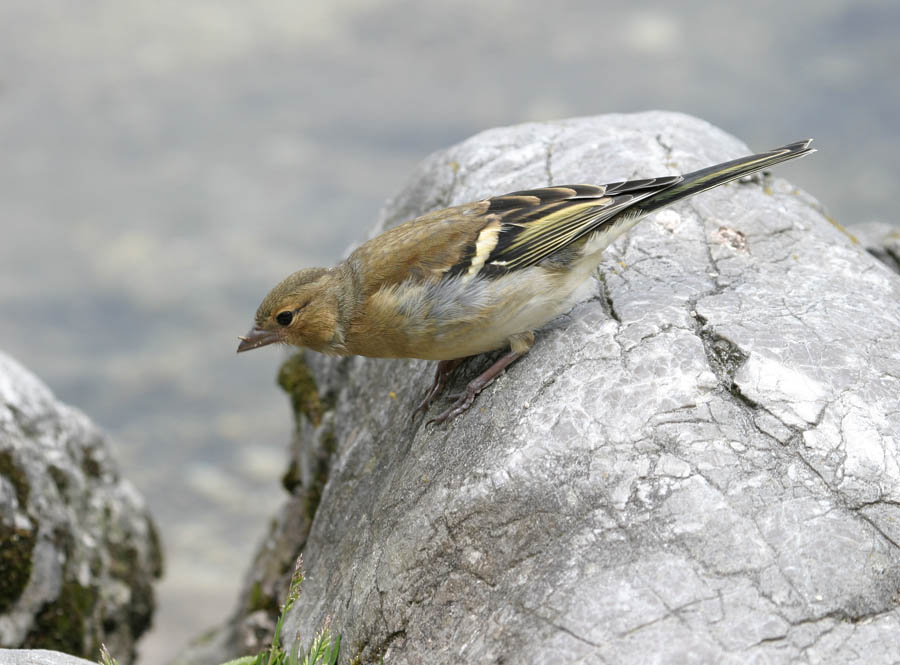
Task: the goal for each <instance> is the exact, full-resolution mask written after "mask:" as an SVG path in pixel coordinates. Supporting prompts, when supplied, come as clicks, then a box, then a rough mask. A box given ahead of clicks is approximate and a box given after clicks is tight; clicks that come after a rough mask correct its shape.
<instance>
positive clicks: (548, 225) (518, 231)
mask: <svg viewBox="0 0 900 665" xmlns="http://www.w3.org/2000/svg"><path fill="white" fill-rule="evenodd" d="M680 180H681V176H667V177H663V178H652V179H647V180H629V181H624V182H615V183H610V184H608V185H566V186H561V187H544V188H541V189H531V190H523V191H519V192H512V193H510V194H505V195H503V196H497V197H494V198H491V199H488V201H487V203H488V207H487V210H486V211H485V213H486V214H495V215H497V217H498V218H499V220H500V229H499V232H498V233H496V239H495V241H493V243H492V245H491V246H490V247H489V248H487V247H484V246H483V247H481V248H480V250H481V251H482V252H485V251H487V249H489V250H490V253H489V254H488V255H487V256H486V257H485V256H477V254H478V251H479V248H478V247H477V245H476V244H475V243H473V244H472V245H471V246H470V247H469V248H467V251H466V252H465V254H464V255H463V256H461V257H460V261H459V262H458V263H457V264H456V265H454V266H453V267H452V268H451V269H450V270H449V271H448V273H447V274H448V276H449V275H456V274H460V273H464V272H467V271H468V270H469V269H470V268H471V266H472V265H473V263H476V262H477V263H478V264H480V266H479V274H480V275H482V276H485V277H494V276H499V275H501V274H504V273H507V272H509V271H511V270H517V269H519V268H525V267H527V266H531V265H534V264H536V263H539V262H540V261H542V260H544V259H546V258H547V257H549V256H550V255H552V254H553V253H555V252H558V251H559V250H561V249H564V248H565V247H567V246H569V245H571V244H572V243H573V242H575V241H576V240H578V239H579V238H582V237H584V236H585V235H587V234H589V233H591V232H593V231H595V230H597V229H598V228H599V227H601V226H602V225H603V224H604V223H605V222H607V221H609V220H610V219H611V218H612V217H614V216H616V215H617V214H619V213H621V212H622V211H624V210H625V209H627V208H628V207H629V206H631V205H632V204H634V203H636V202H637V201H640V200H642V199H644V198H646V197H648V196H651V195H653V194H656V193H657V192H660V191H662V190H664V189H666V188H668V187H671V186H672V185H674V184H676V183H678V182H679V181H680Z"/></svg>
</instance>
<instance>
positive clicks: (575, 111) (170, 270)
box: [0, 0, 900, 664]
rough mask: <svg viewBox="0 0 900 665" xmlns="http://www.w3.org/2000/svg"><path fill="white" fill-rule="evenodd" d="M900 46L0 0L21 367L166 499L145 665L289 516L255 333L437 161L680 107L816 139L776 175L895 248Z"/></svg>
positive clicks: (798, 16) (663, 30)
mask: <svg viewBox="0 0 900 665" xmlns="http://www.w3.org/2000/svg"><path fill="white" fill-rule="evenodd" d="M898 29H900V3H898V2H896V0H862V1H860V0H852V1H850V0H846V1H844V0H795V1H794V2H790V3H785V2H775V1H764V2H745V3H717V4H713V3H708V2H700V1H696V0H688V1H685V2H680V3H667V2H631V3H609V2H597V1H596V0H561V1H560V2H556V3H547V2H537V1H534V0H521V1H511V0H488V1H487V2H484V1H483V2H475V1H474V0H456V1H455V2H452V3H451V2H445V3H437V2H415V1H412V0H410V1H399V0H397V1H395V0H332V1H331V2H312V1H309V0H302V1H296V0H257V1H256V2H246V1H245V0H177V1H176V0H157V1H156V2H135V1H131V0H83V1H81V2H77V3H75V2H69V1H66V0H4V2H2V3H0V348H2V349H3V350H4V351H6V352H8V353H11V354H12V355H13V356H15V357H16V358H18V359H19V360H20V361H21V362H23V363H24V364H25V365H27V366H28V367H30V368H31V369H32V370H34V371H35V372H37V373H38V374H39V375H40V376H41V377H42V378H43V379H44V380H45V381H47V382H48V383H49V384H50V386H51V387H52V389H53V390H54V391H55V392H56V394H57V395H58V396H59V397H60V398H62V399H63V400H65V401H67V402H70V403H72V404H75V405H77V406H79V407H81V408H82V409H83V410H85V411H86V412H87V413H88V414H89V415H90V416H92V417H93V418H94V419H95V420H96V421H97V422H99V423H100V424H101V425H102V426H104V427H105V428H106V429H107V430H108V431H109V432H110V433H111V434H112V436H113V438H114V440H115V442H116V444H117V449H116V451H115V452H116V455H117V457H118V458H119V460H120V461H121V463H122V466H123V467H124V473H125V475H126V476H127V477H128V478H130V479H131V480H132V481H133V482H134V483H135V484H136V485H137V486H138V487H139V489H140V490H141V491H142V492H143V494H144V495H145V496H146V497H147V498H148V500H149V502H150V504H151V508H152V510H153V512H154V514H155V516H156V518H157V520H158V523H159V525H160V527H161V531H162V537H163V540H164V544H165V547H166V553H167V574H166V578H165V580H164V581H163V583H162V584H161V586H160V588H159V609H158V612H157V616H156V621H155V627H154V631H153V633H152V634H151V635H150V636H149V637H148V638H146V639H145V640H144V642H143V645H142V649H141V651H142V662H143V663H145V664H149V663H162V662H164V661H165V660H166V659H167V658H169V657H171V656H172V654H173V653H174V652H175V651H176V650H177V649H178V648H179V647H180V646H181V645H182V644H183V643H184V641H185V640H186V639H187V638H188V637H190V636H192V635H196V634H197V633H198V632H199V631H201V630H202V629H204V628H205V627H207V626H209V625H210V624H212V623H215V622H217V621H219V620H221V619H223V618H224V617H225V615H226V614H227V613H228V611H229V610H230V608H231V607H232V604H233V601H234V598H235V594H236V591H237V587H238V583H239V580H240V576H241V574H242V573H243V571H244V568H245V566H246V565H247V563H248V561H249V557H250V554H251V552H252V550H253V548H254V547H255V546H256V544H257V542H258V541H259V539H260V537H261V535H262V533H263V530H264V527H265V523H266V518H267V516H268V515H270V514H271V513H272V512H273V510H274V508H275V507H276V505H277V504H278V503H279V502H280V501H281V499H282V498H283V497H282V491H281V489H280V487H279V483H278V476H279V474H280V473H281V471H282V464H283V461H284V458H285V454H284V451H285V448H286V444H287V442H288V439H289V436H290V428H291V420H290V415H289V410H288V406H287V400H286V399H285V397H284V396H283V395H282V394H281V393H280V391H279V390H278V389H277V388H276V387H275V384H274V379H275V374H276V370H277V366H278V364H279V362H280V360H281V359H282V358H283V355H282V352H279V351H276V350H271V349H269V350H265V351H257V352H254V353H252V354H247V355H243V356H235V355H234V350H235V345H236V335H238V334H241V333H243V332H245V330H246V329H247V328H248V326H249V324H250V322H251V317H252V314H253V312H254V310H255V308H256V306H257V304H258V302H259V300H260V298H261V297H262V296H263V295H264V294H265V292H266V291H267V290H268V288H269V287H271V286H272V285H274V283H275V282H277V281H278V280H279V279H281V278H282V277H283V276H285V275H286V274H287V273H289V272H291V271H293V270H295V269H297V268H300V267H304V266H310V265H317V264H329V263H331V262H333V261H335V260H336V259H337V258H339V256H340V255H341V253H342V252H343V250H344V249H345V248H346V247H347V246H348V245H349V244H350V243H354V242H357V241H359V240H360V239H361V238H363V237H364V235H365V234H366V233H367V232H368V230H369V228H370V227H371V225H372V224H373V222H374V220H375V217H376V215H377V212H378V210H379V207H380V205H381V203H382V201H383V200H384V199H385V198H386V197H387V196H389V195H391V194H392V193H394V192H395V191H397V190H398V188H399V187H400V186H401V185H402V183H403V182H404V179H405V178H406V177H407V175H408V174H409V173H410V171H411V170H412V169H413V167H414V166H415V165H416V163H417V162H418V161H419V160H420V159H422V158H423V157H424V156H426V155H427V154H428V153H430V152H432V151H434V150H436V149H439V148H442V147H444V146H447V145H449V144H451V143H453V142H456V141H458V140H461V139H464V138H466V137H468V136H469V135H471V134H473V133H475V132H477V131H479V130H482V129H486V128H489V127H493V126H497V125H508V124H512V123H517V122H522V121H526V120H544V119H557V118H563V117H568V116H574V115H587V114H595V113H604V112H620V111H636V110H647V109H670V110H679V111H684V112H687V113H692V114H695V115H698V116H700V117H702V118H705V119H707V120H709V121H711V122H713V123H715V124H717V125H719V126H721V127H723V128H724V129H726V130H728V131H730V132H732V133H734V134H736V135H737V136H739V137H741V138H742V139H744V140H746V141H747V142H748V143H749V144H750V145H751V146H752V147H753V148H755V149H764V148H770V147H773V146H776V145H780V144H782V143H785V142H787V141H790V140H794V139H800V138H805V137H807V136H813V137H815V138H816V140H817V141H816V145H817V146H818V148H819V150H820V152H819V153H818V154H817V155H815V156H814V157H813V158H810V159H805V160H803V161H802V162H798V163H797V164H792V165H790V166H787V167H784V168H783V169H780V170H779V172H780V173H781V174H782V175H786V176H787V177H788V178H790V179H791V180H792V181H793V182H794V183H796V184H798V185H800V186H801V187H803V188H805V189H807V190H809V191H810V192H812V193H813V194H815V195H816V196H818V197H819V198H820V199H821V200H822V201H823V202H824V203H825V205H826V206H827V207H828V208H829V210H830V211H831V212H832V214H833V215H834V216H835V217H836V218H837V219H838V220H839V221H841V222H843V223H845V224H853V223H855V222H860V221H868V220H872V219H877V220H882V221H887V222H891V223H896V222H897V216H896V213H895V208H894V205H893V202H894V194H895V190H894V183H893V181H894V179H895V178H896V166H897V157H896V155H897V154H898V153H900V131H898V122H897V119H898V117H900V75H898V65H900V40H898V39H897V37H896V35H897V31H898ZM609 175H610V179H614V178H616V177H618V176H620V175H622V174H617V173H610V174H609ZM535 184H536V185H540V184H543V183H535Z"/></svg>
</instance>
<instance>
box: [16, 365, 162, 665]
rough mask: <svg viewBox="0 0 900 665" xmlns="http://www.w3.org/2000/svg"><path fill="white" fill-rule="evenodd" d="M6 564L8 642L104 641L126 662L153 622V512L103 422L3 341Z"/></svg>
mask: <svg viewBox="0 0 900 665" xmlns="http://www.w3.org/2000/svg"><path fill="white" fill-rule="evenodd" d="M0 570H2V574H0V644H3V645H5V646H15V647H20V646H21V647H32V648H49V649H59V650H61V651H65V652H67V653H72V654H78V655H81V656H85V657H88V658H96V657H97V654H98V653H99V649H100V645H101V643H104V644H106V645H107V646H108V647H109V649H110V652H111V653H112V654H113V655H114V656H115V657H116V658H117V660H118V662H119V665H128V664H129V663H131V662H132V661H133V659H134V653H135V642H136V640H137V639H138V637H139V636H140V635H141V634H142V633H143V632H144V631H145V630H146V629H147V628H148V627H149V625H150V619H151V617H152V614H153V609H154V598H153V588H152V583H153V581H154V580H155V579H156V578H158V577H159V576H160V574H161V572H162V555H161V551H160V545H159V541H158V539H157V536H156V529H155V527H154V525H153V522H152V521H151V519H150V514H149V512H148V511H147V507H146V505H145V504H144V500H143V498H142V497H141V496H140V495H139V494H138V492H137V490H135V488H134V487H133V486H132V485H131V484H130V483H129V482H128V481H127V480H124V479H123V478H121V477H120V476H119V471H118V469H117V467H116V465H115V462H114V460H113V459H112V456H111V454H110V451H109V445H108V442H107V440H106V437H105V436H104V434H103V433H102V432H101V431H100V430H99V429H98V428H97V427H96V426H95V425H94V424H93V423H92V422H91V421H90V420H89V419H88V418H87V416H85V415H84V414H83V413H81V412H80V411H78V410H77V409H73V408H71V407H69V406H67V405H65V404H62V403H60V402H58V401H56V399H55V398H54V396H53V394H52V393H51V392H50V390H49V389H48V388H47V387H46V386H45V385H44V384H43V383H41V382H40V380H38V378H37V377H35V376H34V375H33V374H32V373H31V372H29V371H28V370H26V369H25V368H24V367H22V366H21V365H19V364H18V363H17V362H15V361H14V360H13V359H12V358H10V357H9V356H7V355H4V354H3V353H0ZM13 653H29V654H43V653H50V652H41V651H28V652H13ZM38 657H43V656H37V655H34V658H38ZM28 658H32V656H28ZM3 662H15V663H17V665H21V663H23V662H25V663H31V662H35V663H37V662H41V663H43V662H51V661H44V660H34V659H33V658H32V660H25V661H21V660H19V661H16V660H12V661H9V660H7V661H3V660H0V663H3ZM52 662H64V661H52Z"/></svg>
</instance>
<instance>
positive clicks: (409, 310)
mask: <svg viewBox="0 0 900 665" xmlns="http://www.w3.org/2000/svg"><path fill="white" fill-rule="evenodd" d="M589 276H590V267H589V266H585V267H584V268H583V269H581V270H577V269H576V270H570V271H568V272H565V273H561V272H553V271H548V270H545V269H543V268H541V267H537V266H535V267H531V268H526V269H524V270H521V271H517V272H516V273H515V275H514V281H513V279H512V278H505V279H493V280H490V279H479V278H473V279H471V280H463V279H458V280H447V281H442V282H438V283H431V284H424V285H421V284H420V285H401V286H400V287H398V288H397V289H395V290H394V292H393V293H392V294H390V296H389V297H388V296H384V295H382V296H381V297H379V294H376V295H375V296H373V298H372V299H371V301H370V303H369V308H370V309H369V311H370V314H374V315H375V316H377V317H378V318H379V319H380V320H384V321H389V320H392V319H393V320H395V322H396V323H395V324H394V325H393V326H391V325H386V326H383V327H382V329H380V330H379V331H377V332H376V331H372V332H373V333H374V334H375V335H377V336H378V339H369V340H363V343H362V344H361V345H357V347H358V348H357V349H356V350H353V351H352V352H353V353H358V354H361V355H378V356H386V357H406V358H424V359H428V360H452V359H454V358H462V357H465V356H471V355H476V354H479V353H485V352H488V351H493V350H495V349H502V348H504V347H508V346H509V340H510V338H511V337H513V336H515V335H519V334H522V333H527V332H532V331H535V330H537V329H539V328H540V327H542V326H543V325H545V324H546V323H547V322H549V321H550V320H552V319H553V318H555V317H556V316H558V315H559V314H561V313H563V312H565V311H567V310H568V309H569V308H571V306H572V304H573V303H574V302H575V301H576V300H578V299H579V298H578V296H579V287H581V286H582V285H583V284H584V283H585V282H586V280H587V278H588V277H589ZM376 349H377V352H376Z"/></svg>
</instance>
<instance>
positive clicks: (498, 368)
mask: <svg viewBox="0 0 900 665" xmlns="http://www.w3.org/2000/svg"><path fill="white" fill-rule="evenodd" d="M522 355H523V354H521V353H516V352H515V351H510V352H509V353H507V354H504V355H502V356H500V358H498V359H497V362H495V363H494V364H493V365H491V366H490V367H488V368H487V369H486V370H485V371H484V372H482V373H481V374H479V375H478V376H477V377H476V378H474V379H472V380H471V381H470V382H469V385H467V386H466V389H465V390H464V391H463V392H461V393H459V394H457V395H451V396H450V399H452V400H454V401H453V404H451V405H450V407H449V408H448V409H447V410H446V411H444V412H443V413H441V414H440V415H438V416H435V417H434V418H432V419H431V420H429V421H428V423H427V424H428V425H430V424H432V423H437V424H440V423H443V422H447V421H450V420H453V419H454V418H456V416H458V415H459V414H461V413H463V412H464V411H466V410H467V409H468V408H469V407H470V406H472V402H474V401H475V397H476V396H477V395H478V393H480V392H481V391H482V390H484V389H485V388H487V387H488V386H489V385H491V384H492V383H493V382H494V380H495V379H496V378H497V377H498V376H499V375H500V374H501V372H503V370H504V369H506V368H507V367H509V366H510V365H511V364H512V363H514V362H515V361H516V360H518V359H519V358H521V357H522Z"/></svg>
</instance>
